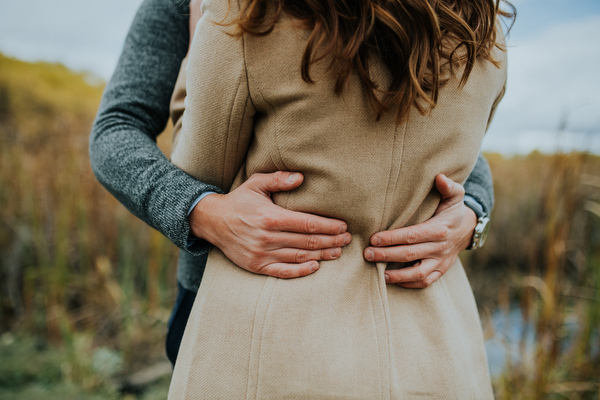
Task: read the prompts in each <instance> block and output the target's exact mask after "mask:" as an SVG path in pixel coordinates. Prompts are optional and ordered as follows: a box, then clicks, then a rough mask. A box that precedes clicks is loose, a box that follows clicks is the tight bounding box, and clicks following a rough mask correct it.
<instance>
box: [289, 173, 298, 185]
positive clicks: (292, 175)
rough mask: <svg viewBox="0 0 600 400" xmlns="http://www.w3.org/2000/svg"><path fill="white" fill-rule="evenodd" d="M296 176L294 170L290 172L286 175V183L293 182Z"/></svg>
mask: <svg viewBox="0 0 600 400" xmlns="http://www.w3.org/2000/svg"><path fill="white" fill-rule="evenodd" d="M297 178H298V174H297V173H296V172H292V173H291V174H290V176H288V183H292V182H294V181H295V180H296V179H297Z"/></svg>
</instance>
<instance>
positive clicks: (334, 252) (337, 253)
mask: <svg viewBox="0 0 600 400" xmlns="http://www.w3.org/2000/svg"><path fill="white" fill-rule="evenodd" d="M341 254H342V249H340V248H337V249H333V250H331V257H335V258H337V257H339V256H340V255H341Z"/></svg>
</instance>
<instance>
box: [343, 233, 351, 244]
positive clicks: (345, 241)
mask: <svg viewBox="0 0 600 400" xmlns="http://www.w3.org/2000/svg"><path fill="white" fill-rule="evenodd" d="M348 239H350V238H349V237H348V235H346V236H344V241H343V242H342V246H345V245H347V244H348Z"/></svg>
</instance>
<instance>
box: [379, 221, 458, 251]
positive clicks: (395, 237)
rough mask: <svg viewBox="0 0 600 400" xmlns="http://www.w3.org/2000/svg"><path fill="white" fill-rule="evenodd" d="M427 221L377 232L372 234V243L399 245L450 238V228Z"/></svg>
mask: <svg viewBox="0 0 600 400" xmlns="http://www.w3.org/2000/svg"><path fill="white" fill-rule="evenodd" d="M430 221H431V220H429V221H425V222H423V223H421V224H418V225H413V226H407V227H406V228H399V229H392V230H389V231H383V232H377V233H375V234H374V235H373V236H371V245H372V246H377V247H385V246H397V245H403V244H416V243H427V242H441V241H443V240H446V239H447V238H448V234H449V229H448V227H447V226H446V225H444V224H440V223H431V222H430Z"/></svg>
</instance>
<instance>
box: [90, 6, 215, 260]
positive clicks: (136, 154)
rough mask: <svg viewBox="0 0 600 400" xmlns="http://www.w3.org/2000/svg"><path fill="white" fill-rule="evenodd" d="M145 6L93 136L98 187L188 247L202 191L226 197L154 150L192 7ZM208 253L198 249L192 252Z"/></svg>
mask: <svg viewBox="0 0 600 400" xmlns="http://www.w3.org/2000/svg"><path fill="white" fill-rule="evenodd" d="M178 4H179V3H174V2H172V1H171V0H146V1H144V3H143V4H142V6H141V7H140V10H139V11H138V14H137V16H136V18H135V20H134V22H133V24H132V27H131V29H130V32H129V34H128V36H127V40H126V42H125V46H124V49H123V53H122V55H121V58H120V60H119V63H118V66H117V69H116V71H115V73H114V75H113V77H112V78H111V80H110V82H109V83H108V85H107V87H106V90H105V93H104V96H103V99H102V103H101V105H100V110H99V111H98V116H97V118H96V121H95V122H94V126H93V129H92V134H91V137H90V161H91V164H92V168H93V170H94V173H95V174H96V177H97V178H98V180H99V181H100V182H101V183H102V184H103V185H104V186H105V187H106V188H107V189H108V190H109V191H110V192H111V193H112V194H113V195H114V196H115V197H116V198H117V199H118V200H119V201H120V202H121V203H123V205H125V206H126V207H127V208H128V209H129V210H130V211H131V212H132V213H133V214H135V215H136V216H138V217H139V218H141V219H142V220H143V221H145V222H146V223H148V224H149V225H150V226H152V227H154V228H156V229H158V230H159V231H160V232H162V233H163V234H164V235H165V236H167V237H168V238H169V239H171V240H172V241H173V242H174V243H175V244H176V245H177V246H179V247H181V248H186V242H187V237H188V233H189V225H188V222H187V213H188V211H189V208H190V206H191V204H192V203H193V201H194V200H195V199H196V198H197V197H198V196H199V195H200V194H202V193H203V192H205V191H207V190H210V191H215V192H221V191H220V190H219V189H218V188H216V187H214V186H209V185H205V184H203V183H201V182H198V181H196V180H195V179H193V178H192V177H190V176H189V175H187V174H186V173H185V172H183V171H181V170H179V169H178V168H176V167H175V166H173V165H172V164H171V163H170V162H169V160H167V158H166V157H165V156H164V155H163V154H162V152H161V151H160V150H159V149H158V147H157V146H156V137H157V136H158V135H159V134H160V132H162V131H163V130H164V127H165V125H166V123H167V120H168V116H169V101H170V98H171V93H172V91H173V87H174V85H175V80H176V78H177V74H178V72H179V66H180V63H181V60H182V59H183V57H184V56H185V54H186V52H187V46H188V41H189V39H188V37H189V33H188V20H187V13H188V10H187V4H188V2H187V1H186V2H183V3H182V4H181V5H178ZM188 250H191V251H193V252H194V253H197V254H198V253H202V252H203V251H205V250H206V246H205V245H203V244H202V243H197V244H196V245H195V246H193V247H192V248H190V249H188Z"/></svg>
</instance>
